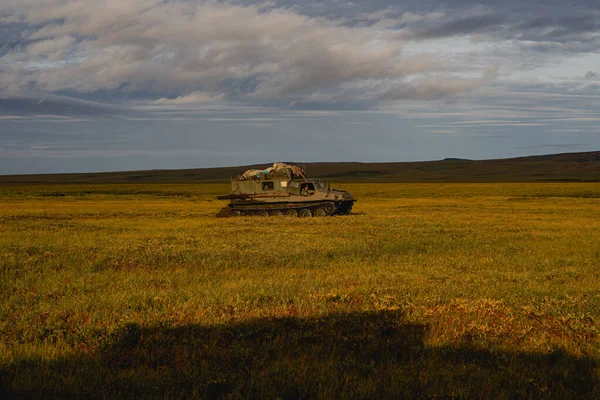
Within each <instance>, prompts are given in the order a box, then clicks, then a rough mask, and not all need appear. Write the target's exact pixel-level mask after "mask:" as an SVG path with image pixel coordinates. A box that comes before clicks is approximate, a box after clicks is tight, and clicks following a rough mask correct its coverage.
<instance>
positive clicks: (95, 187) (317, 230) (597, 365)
mask: <svg viewBox="0 0 600 400" xmlns="http://www.w3.org/2000/svg"><path fill="white" fill-rule="evenodd" d="M334 187H340V184H337V185H334ZM228 189H229V185H227V184H218V183H217V184H208V183H204V184H158V183H157V184H87V185H86V184H70V185H59V184H46V185H10V184H5V185H2V186H0V276H1V280H0V301H1V307H0V385H1V386H0V394H4V395H8V396H10V397H90V398H119V397H141V398H181V397H200V398H393V397H396V398H397V397H418V398H486V399H487V398H490V397H492V398H600V290H599V288H600V240H599V239H600V235H599V232H600V183H452V184H443V183H432V184H418V183H406V184H400V183H344V184H343V189H346V190H348V191H350V192H352V193H353V194H355V195H356V196H357V197H358V198H359V201H358V202H357V203H356V205H355V207H354V210H353V213H352V214H350V215H348V216H340V217H324V218H289V217H277V218H271V217H270V218H260V217H240V218H227V219H217V218H215V214H216V213H217V212H218V210H219V209H220V208H221V207H222V206H223V205H224V204H225V203H224V202H221V201H217V200H215V197H216V196H217V195H219V194H224V193H227V192H228Z"/></svg>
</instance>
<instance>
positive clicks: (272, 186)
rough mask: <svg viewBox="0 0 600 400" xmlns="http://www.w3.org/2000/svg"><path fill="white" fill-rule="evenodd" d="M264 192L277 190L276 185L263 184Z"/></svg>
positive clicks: (271, 183) (270, 183)
mask: <svg viewBox="0 0 600 400" xmlns="http://www.w3.org/2000/svg"><path fill="white" fill-rule="evenodd" d="M262 190H275V183H273V182H263V183H262Z"/></svg>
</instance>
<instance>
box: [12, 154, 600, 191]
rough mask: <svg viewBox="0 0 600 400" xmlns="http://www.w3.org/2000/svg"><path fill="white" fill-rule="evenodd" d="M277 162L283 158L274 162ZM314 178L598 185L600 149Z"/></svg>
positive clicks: (99, 177)
mask: <svg viewBox="0 0 600 400" xmlns="http://www.w3.org/2000/svg"><path fill="white" fill-rule="evenodd" d="M273 161H279V160H273ZM301 164H302V165H304V166H305V168H306V171H307V174H308V175H309V176H310V177H320V178H325V179H328V180H331V181H345V182H349V181H355V182H568V181H573V182H599V181H600V151H594V152H586V153H563V154H550V155H542V156H530V157H519V158H508V159H498V160H463V159H456V158H447V159H444V160H441V161H423V162H391V163H359V162H328V163H326V162H322V163H301ZM268 166H270V164H258V165H243V166H237V167H226V168H199V169H180V170H151V171H130V172H100V173H83V174H43V175H6V176H0V184H1V183H5V184H6V183H39V184H46V183H153V182H155V183H194V182H228V181H229V178H230V177H231V176H235V175H238V174H240V173H242V172H243V171H245V170H247V169H251V168H259V169H262V168H266V167H268Z"/></svg>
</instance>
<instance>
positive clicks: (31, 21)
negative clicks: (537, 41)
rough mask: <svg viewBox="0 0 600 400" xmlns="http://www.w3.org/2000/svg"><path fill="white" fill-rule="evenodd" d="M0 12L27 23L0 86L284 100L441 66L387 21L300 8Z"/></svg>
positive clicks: (141, 3) (175, 6)
mask: <svg viewBox="0 0 600 400" xmlns="http://www.w3.org/2000/svg"><path fill="white" fill-rule="evenodd" d="M0 15H7V16H12V17H14V18H17V17H18V18H20V20H22V21H23V22H22V23H23V24H27V26H28V29H26V30H23V31H22V33H21V36H20V38H21V43H20V45H18V46H13V48H12V49H11V50H10V51H8V52H6V53H5V54H4V55H2V56H1V57H0V73H1V74H0V90H4V91H11V92H19V91H23V90H37V91H44V92H61V91H67V92H69V93H83V94H85V93H94V92H97V91H103V90H104V91H107V90H108V91H111V90H117V89H118V88H122V87H127V89H128V90H129V91H133V92H146V93H149V94H153V96H154V97H155V98H156V99H159V98H162V99H176V98H180V99H186V100H180V101H186V102H187V101H192V100H193V98H194V96H195V98H197V99H207V98H217V99H221V98H223V96H226V98H227V99H230V100H243V101H277V102H280V101H283V102H284V103H285V102H302V101H303V99H306V98H307V97H310V96H312V95H313V94H314V93H317V92H321V91H323V90H327V89H331V90H333V91H336V92H337V93H336V94H335V96H337V97H344V96H345V94H348V93H352V94H353V95H356V94H357V91H356V89H355V88H356V86H357V85H359V86H361V88H362V92H361V93H360V95H361V96H363V97H364V98H365V99H370V98H374V97H377V92H376V91H372V90H369V85H371V86H372V87H378V86H380V85H382V84H386V85H392V86H394V85H396V86H397V87H398V88H399V89H400V88H403V87H405V86H406V81H407V80H410V81H413V82H420V80H419V79H424V78H426V76H427V75H429V74H433V75H434V76H435V77H438V76H440V75H442V76H443V74H444V73H445V72H444V70H443V68H441V65H440V63H439V62H438V61H437V60H435V58H433V57H431V56H424V55H419V54H411V55H406V54H403V52H402V49H403V45H404V43H403V41H401V40H398V39H397V37H396V35H395V34H394V33H395V32H393V30H391V29H388V28H389V26H388V25H387V24H383V25H382V26H377V25H376V24H375V25H372V26H360V25H357V26H348V25H347V22H348V19H347V18H342V17H340V18H339V19H335V18H331V17H327V18H326V17H320V16H307V15H304V14H302V13H300V12H298V11H297V10H296V9H294V8H281V7H274V6H273V5H272V4H270V3H264V4H261V3H259V4H253V5H244V6H242V5H234V4H231V3H223V2H216V1H201V2H183V1H182V2H177V1H175V2H162V1H158V0H132V1H128V2H121V1H116V0H115V1H108V4H105V2H97V1H95V0H72V1H68V2H65V1H61V0H22V1H12V2H9V3H8V5H7V6H6V5H4V6H3V5H0ZM390 15H392V16H393V17H394V18H396V19H398V21H409V22H411V21H412V22H414V21H425V20H429V19H431V18H432V17H431V15H427V14H418V15H417V14H414V13H402V12H399V11H397V10H396V11H394V13H392V14H389V13H386V12H384V13H381V18H389V16H390ZM433 15H434V16H439V15H440V14H439V13H434V14H433ZM370 18H372V19H377V18H378V17H377V16H376V15H375V14H371V16H370ZM415 78H419V79H415ZM424 81H427V82H430V83H429V85H428V86H427V88H426V89H424V90H433V91H436V92H438V93H445V92H448V90H447V85H444V87H440V88H439V90H436V88H431V87H429V86H430V85H432V84H434V82H438V81H437V80H435V79H429V80H426V79H425V80H424ZM235 82H253V85H251V86H247V85H246V86H245V87H243V88H242V87H240V86H237V87H234V86H235V85H233V86H232V83H235ZM361 82H368V84H362V85H360V83H361ZM439 82H440V84H441V83H442V82H443V79H441V80H439ZM459 88H460V86H456V89H457V90H458V89H459ZM238 89H242V90H238ZM390 89H393V87H391V88H390ZM200 94H201V95H200ZM190 96H191V97H190Z"/></svg>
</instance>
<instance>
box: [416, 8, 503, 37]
mask: <svg viewBox="0 0 600 400" xmlns="http://www.w3.org/2000/svg"><path fill="white" fill-rule="evenodd" d="M505 20H506V16H504V15H500V14H495V13H485V14H478V15H471V16H466V17H459V18H455V19H451V20H449V21H446V22H444V23H442V24H441V25H438V26H433V27H426V28H422V29H417V30H416V31H415V32H414V33H413V34H412V35H411V36H412V37H414V38H415V39H435V38H441V37H448V36H456V35H465V34H473V33H479V32H489V31H490V30H494V29H498V28H499V27H500V26H501V24H502V23H503V22H504V21H505Z"/></svg>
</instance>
